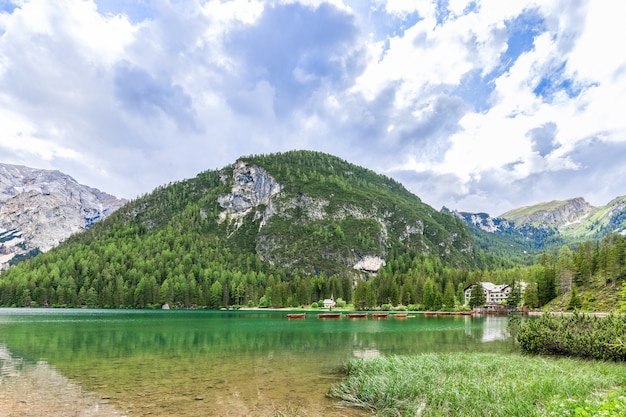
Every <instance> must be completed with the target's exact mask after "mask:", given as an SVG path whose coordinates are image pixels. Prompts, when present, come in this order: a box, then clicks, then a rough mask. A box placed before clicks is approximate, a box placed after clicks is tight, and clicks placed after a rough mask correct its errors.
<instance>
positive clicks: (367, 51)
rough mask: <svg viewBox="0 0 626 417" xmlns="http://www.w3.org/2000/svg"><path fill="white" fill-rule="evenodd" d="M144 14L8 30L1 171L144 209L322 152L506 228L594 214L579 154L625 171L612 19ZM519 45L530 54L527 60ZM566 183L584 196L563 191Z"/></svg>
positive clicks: (263, 10) (575, 12)
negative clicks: (234, 175)
mask: <svg viewBox="0 0 626 417" xmlns="http://www.w3.org/2000/svg"><path fill="white" fill-rule="evenodd" d="M572 1H573V0H572ZM329 4H332V5H333V6H329ZM141 6H142V8H141V9H140V10H139V12H137V11H136V10H135V11H134V12H133V13H131V12H130V11H129V15H128V16H126V15H125V14H124V9H123V5H122V6H120V7H121V8H120V9H119V10H117V9H115V11H114V12H110V13H109V12H107V13H104V14H102V13H99V10H98V8H97V7H96V5H95V4H94V2H93V1H90V0H86V1H79V0H59V1H54V2H51V1H45V0H32V1H25V2H23V4H21V6H20V7H18V8H16V9H15V10H14V11H13V12H12V13H0V125H1V126H2V127H3V129H2V132H0V149H2V150H3V152H5V151H4V150H6V155H0V156H2V162H11V163H23V164H27V165H31V166H41V167H54V168H56V169H60V170H62V171H68V172H67V173H68V174H70V175H74V176H76V177H77V178H78V179H80V180H82V181H83V182H85V183H88V184H89V185H92V186H96V187H99V188H101V189H103V190H104V191H107V192H111V193H114V194H119V195H121V196H124V197H134V196H135V195H138V194H141V193H144V192H148V191H150V190H151V189H152V188H154V187H155V186H157V185H160V184H164V183H167V182H170V181H172V180H177V179H181V178H186V177H190V176H193V175H195V174H196V173H197V172H199V171H202V170H204V169H210V168H218V167H222V166H224V165H226V164H228V163H230V162H232V161H233V160H234V159H235V158H236V157H238V156H240V155H242V154H250V153H268V152H275V151H284V150H287V149H292V148H310V149H316V150H322V151H325V152H329V153H333V154H336V155H338V156H340V157H343V158H345V159H348V160H350V161H352V162H355V163H359V164H361V165H365V166H367V167H369V168H373V169H377V170H379V171H383V172H386V173H391V174H398V175H402V176H403V178H406V179H407V181H408V182H407V186H409V187H410V188H411V190H413V191H414V192H415V193H416V194H417V195H418V196H420V197H421V198H422V199H423V200H424V201H426V202H427V203H429V204H432V205H433V206H435V207H437V208H438V207H440V206H441V205H446V206H448V207H451V208H459V209H462V210H463V209H468V208H470V207H471V208H472V209H477V210H476V211H491V210H489V205H491V204H493V205H494V206H497V207H498V208H499V209H501V211H506V210H505V209H508V208H512V207H514V206H515V205H517V204H518V202H522V200H520V199H521V198H522V197H520V196H521V195H524V196H525V197H524V198H526V199H529V198H537V199H553V194H556V193H559V192H566V191H568V192H569V191H570V190H571V192H574V191H575V194H576V195H583V196H584V195H586V194H587V193H591V192H592V191H588V190H592V189H593V192H594V193H595V194H594V198H596V199H599V198H601V197H600V196H599V191H598V189H597V188H593V186H592V185H589V184H590V183H587V182H586V181H587V180H585V178H599V177H594V173H596V172H597V171H592V170H594V169H598V170H599V169H603V167H602V166H599V165H603V164H601V163H598V162H597V161H598V158H599V156H597V155H600V154H599V153H594V154H593V155H594V158H591V157H587V156H586V155H585V154H584V153H581V152H580V151H581V150H592V149H605V147H607V148H606V149H617V150H619V152H618V151H616V152H614V153H613V154H610V155H607V160H610V162H611V163H607V164H604V165H607V166H612V167H616V166H617V165H616V163H615V164H613V163H612V162H613V159H612V158H617V156H618V155H619V156H621V155H623V152H622V151H621V149H622V148H621V147H620V146H619V145H621V143H623V142H624V141H626V121H624V118H623V116H622V112H621V109H623V108H624V107H625V106H626V56H624V54H620V53H619V50H620V49H619V48H620V46H621V45H622V44H624V43H625V42H626V27H625V26H623V25H622V24H621V21H620V20H619V19H620V15H619V13H617V12H616V11H615V10H614V8H615V5H613V4H609V3H606V2H592V1H584V0H576V1H575V3H572V2H571V1H570V0H549V1H548V0H545V1H530V0H528V1H526V0H511V1H501V0H482V1H476V2H473V1H468V0H450V1H449V2H447V10H444V9H442V7H443V6H445V2H440V4H439V5H438V4H437V2H435V1H428V0H411V1H408V0H390V1H386V2H384V1H379V0H373V1H371V2H368V3H364V2H362V1H360V0H345V1H340V0H333V1H332V3H328V2H324V1H323V0H306V1H304V0H303V1H300V2H298V1H296V0H284V1H283V0H275V1H261V0H250V1H249V0H233V1H228V2H222V1H218V0H212V1H207V2H182V3H181V2H173V1H172V2H171V1H168V0H162V1H158V2H153V3H145V4H142V5H141ZM144 12H145V13H144ZM137 13H139V14H137ZM141 13H144V14H145V16H143V15H141ZM131 15H132V16H131ZM520 16H522V17H523V18H522V19H521V20H520V21H518V20H516V19H520ZM524 19H526V20H524ZM512 22H513V23H517V24H519V27H512ZM525 25H526V26H525ZM529 25H531V26H532V25H540V26H541V27H536V28H533V27H528V26H529ZM512 30H517V31H519V32H520V33H516V35H517V36H518V37H519V38H520V39H521V41H522V42H528V45H526V44H524V45H525V46H524V47H523V48H521V47H519V45H518V48H521V49H523V50H522V51H521V52H519V51H518V52H519V53H513V52H511V51H509V50H507V48H508V47H509V45H508V43H507V42H509V41H510V39H509V36H511V31H512ZM524 30H526V31H527V33H524ZM524 36H526V37H524ZM531 37H534V38H531ZM520 39H518V41H519V40H520ZM514 46H515V45H514ZM526 46H527V47H526ZM512 49H515V48H512ZM509 58H510V60H509V61H507V59H509ZM542 85H545V91H539V90H541V88H539V87H540V86H542ZM538 89H539V90H538ZM545 126H550V129H543V128H544V127H545ZM537 129H539V130H537ZM542 129H543V130H542ZM538 131H540V132H541V133H542V134H543V135H544V136H545V137H544V136H541V140H542V141H543V142H542V143H540V144H538V143H536V142H535V140H536V138H535V137H534V136H533V135H532V134H531V132H538ZM551 135H554V137H551ZM594 146H595V148H594ZM611 146H614V147H611ZM538 149H540V151H538ZM64 168H66V169H64ZM614 169H617V168H614ZM400 173H402V174H400ZM583 174H585V175H584V176H583ZM566 175H572V176H576V178H577V181H576V182H572V183H571V186H568V187H561V189H560V188H559V187H558V182H561V183H562V182H563V178H566V177H565V176H566ZM602 178H603V179H604V178H608V177H602ZM556 179H558V180H559V181H556ZM589 181H591V180H589ZM535 182H536V183H537V184H541V186H542V187H543V188H542V189H536V187H534V185H533V184H534V183H535ZM554 184H557V185H554ZM575 186H577V187H579V189H575V188H574V187H575ZM625 187H626V186H624V185H622V184H620V183H618V182H617V181H616V182H615V183H614V184H613V187H610V186H609V185H607V186H606V187H605V191H603V192H604V193H614V195H613V196H615V195H618V194H619V193H623V194H626V188H625ZM513 191H515V193H518V194H519V195H520V196H517V197H516V195H515V193H514V192H513ZM540 193H544V194H540ZM542 195H545V198H544V197H542ZM566 197H567V196H564V198H566ZM611 197H612V196H611ZM499 199H501V200H500V201H498V200H499ZM607 200H608V197H607ZM495 201H497V202H495ZM523 202H524V203H525V204H530V203H532V201H527V200H523ZM457 204H460V205H461V206H458V205H457ZM464 204H465V205H467V206H466V207H464V206H463V205H464ZM507 206H508V207H507Z"/></svg>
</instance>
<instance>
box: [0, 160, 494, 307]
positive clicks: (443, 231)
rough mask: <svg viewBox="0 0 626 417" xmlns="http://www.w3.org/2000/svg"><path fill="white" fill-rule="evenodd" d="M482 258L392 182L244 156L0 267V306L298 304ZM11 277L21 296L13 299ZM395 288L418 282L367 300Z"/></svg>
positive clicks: (479, 262) (332, 166)
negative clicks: (363, 283) (373, 280)
mask: <svg viewBox="0 0 626 417" xmlns="http://www.w3.org/2000/svg"><path fill="white" fill-rule="evenodd" d="M486 262H490V258H489V256H487V255H485V254H484V253H482V252H481V251H479V250H477V248H476V247H475V245H474V244H473V242H472V238H471V236H470V233H469V231H468V228H467V226H466V225H465V224H464V223H463V222H462V221H460V220H459V219H456V218H455V217H453V216H451V215H449V214H447V213H441V212H439V211H436V210H434V209H433V208H432V207H430V206H428V205H426V204H424V203H423V202H422V201H421V200H420V199H419V198H418V197H416V196H415V195H413V194H411V193H410V192H408V191H407V190H406V189H405V188H404V187H403V186H402V185H401V184H399V183H398V182H396V181H394V180H392V179H390V178H387V177H385V176H381V175H378V174H376V173H374V172H373V171H371V170H368V169H365V168H362V167H359V166H356V165H354V164H351V163H348V162H347V161H344V160H342V159H339V158H337V157H334V156H332V155H328V154H324V153H319V152H311V151H292V152H286V153H281V154H272V155H261V156H248V157H242V158H240V159H239V160H237V161H236V162H235V163H233V164H232V165H229V166H227V167H224V168H223V169H220V170H214V171H205V172H202V173H200V174H199V175H198V176H196V177H195V178H191V179H188V180H184V181H180V182H176V183H172V184H169V185H167V186H162V187H158V188H157V189H155V190H154V191H153V192H151V193H149V194H147V195H144V196H142V197H140V198H138V199H136V200H134V201H130V202H128V203H127V204H126V205H124V206H123V207H121V208H120V209H119V210H117V211H116V212H115V213H113V214H111V215H110V216H109V217H107V218H106V219H104V220H103V221H101V222H98V223H96V224H94V225H93V227H91V228H90V229H89V230H86V231H84V232H83V233H78V234H75V235H72V236H71V237H70V238H69V239H67V240H66V241H65V242H63V243H62V244H60V245H59V246H58V247H56V248H54V249H53V250H51V251H49V252H48V253H45V254H42V255H39V256H37V257H35V258H33V259H32V260H29V261H28V262H23V263H20V264H19V265H17V266H16V267H15V268H11V269H10V270H8V271H6V272H4V273H3V276H2V278H3V279H0V305H13V304H16V305H29V304H30V302H31V301H32V302H36V305H81V304H87V305H99V306H116V307H119V306H122V305H125V306H133V307H145V306H148V305H160V304H163V303H167V304H172V303H173V304H174V305H177V306H193V305H206V306H209V307H212V308H214V307H219V306H228V305H237V304H247V303H248V302H251V303H254V305H260V306H263V305H272V306H275V307H280V306H286V305H303V304H310V303H311V302H312V301H317V300H319V299H323V298H328V297H330V296H331V295H334V297H335V298H338V297H344V299H349V297H351V292H352V288H353V286H354V284H355V283H356V282H358V281H360V280H359V278H369V277H371V276H373V275H374V274H376V273H379V274H388V273H390V272H393V271H400V270H401V271H404V270H406V271H408V270H409V269H413V270H414V271H418V270H419V271H421V270H422V269H423V270H424V272H420V276H421V277H422V278H420V279H422V280H423V279H425V278H426V277H427V276H431V277H434V276H435V274H439V275H441V274H447V275H446V277H449V280H451V281H454V282H452V283H451V285H452V284H454V287H453V288H457V286H458V284H459V283H460V282H461V281H462V280H464V279H465V275H463V274H461V273H459V274H457V275H455V276H452V275H451V274H452V273H451V272H450V268H454V267H458V268H463V269H464V270H473V269H477V268H481V267H484V266H485V263H486ZM444 278H445V277H444ZM398 279H401V276H398ZM407 279H408V278H407ZM415 279H417V274H416V273H415V274H413V275H412V276H411V280H415ZM442 279H443V278H442ZM22 280H27V281H28V282H30V285H29V287H28V292H27V293H26V294H25V295H22V296H21V297H20V296H19V295H18V297H19V299H18V300H16V299H15V296H16V295H15V294H16V293H17V294H19V293H24V292H25V289H23V290H19V289H17V287H16V286H17V285H18V284H17V283H19V282H22ZM405 281H406V279H405ZM381 282H382V281H381ZM385 282H387V281H385ZM445 283H446V282H445V281H443V282H442V283H441V285H442V287H441V288H443V284H445ZM422 284H423V281H422ZM402 285H404V286H405V290H406V291H407V292H406V294H407V297H406V298H407V301H410V302H414V300H416V299H417V298H416V297H417V295H416V294H418V293H417V292H416V291H417V290H416V288H417V287H415V285H414V284H413V283H411V286H410V288H409V287H408V286H407V285H408V283H407V282H405V283H404V284H403V283H402V282H401V281H399V282H398V283H393V285H391V286H390V287H389V288H379V289H378V290H377V291H378V294H377V295H376V294H375V295H374V299H376V297H378V298H380V300H381V302H388V301H387V300H389V299H399V298H398V297H400V295H401V294H400V293H399V289H398V286H402ZM438 285H439V284H438ZM3 288H4V289H3ZM22 288H24V287H22ZM372 290H373V288H372ZM409 292H410V293H411V294H410V297H409ZM35 293H36V294H35ZM387 294H389V295H387ZM89 300H91V301H89ZM412 300H413V301H412Z"/></svg>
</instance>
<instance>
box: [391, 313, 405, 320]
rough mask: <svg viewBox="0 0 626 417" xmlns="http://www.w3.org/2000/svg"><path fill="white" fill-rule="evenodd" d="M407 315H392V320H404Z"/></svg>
mask: <svg viewBox="0 0 626 417" xmlns="http://www.w3.org/2000/svg"><path fill="white" fill-rule="evenodd" d="M408 316H409V315H408V314H407V313H396V314H393V318H394V319H406V318H407V317H408Z"/></svg>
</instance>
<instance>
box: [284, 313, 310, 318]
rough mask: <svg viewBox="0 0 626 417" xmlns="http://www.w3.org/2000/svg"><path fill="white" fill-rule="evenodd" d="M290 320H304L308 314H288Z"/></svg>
mask: <svg viewBox="0 0 626 417" xmlns="http://www.w3.org/2000/svg"><path fill="white" fill-rule="evenodd" d="M287 318H288V319H303V318H306V313H289V314H287Z"/></svg>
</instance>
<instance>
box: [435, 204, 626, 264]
mask: <svg viewBox="0 0 626 417" xmlns="http://www.w3.org/2000/svg"><path fill="white" fill-rule="evenodd" d="M442 211H444V212H448V213H450V214H452V215H454V216H456V217H457V218H459V219H461V220H463V221H464V222H465V223H466V224H467V225H468V226H469V227H470V231H471V232H472V235H474V237H475V239H477V240H479V241H482V242H483V244H482V245H479V246H481V248H482V249H485V250H489V249H493V247H494V246H497V245H499V244H504V245H508V246H509V247H511V248H517V249H518V250H521V251H526V253H528V252H536V251H537V250H543V249H545V248H549V247H555V246H557V245H563V244H567V243H575V242H581V241H585V240H592V239H601V238H603V237H604V236H606V235H607V234H609V233H621V234H626V196H622V197H617V198H615V199H613V200H612V201H611V202H609V203H608V204H607V205H606V206H600V207H594V206H592V205H591V204H589V203H588V202H587V201H586V200H585V199H584V198H582V197H576V198H571V199H568V200H563V201H557V200H555V201H550V202H544V203H539V204H535V205H532V206H526V207H520V208H516V209H513V210H510V211H508V212H506V213H503V214H501V215H499V216H497V217H491V216H490V215H489V214H487V213H468V212H460V211H457V210H449V209H447V208H445V207H444V208H443V209H442ZM494 239H497V240H498V242H497V243H496V242H495V241H494ZM487 242H491V245H489V244H487Z"/></svg>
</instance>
